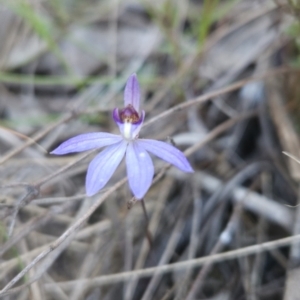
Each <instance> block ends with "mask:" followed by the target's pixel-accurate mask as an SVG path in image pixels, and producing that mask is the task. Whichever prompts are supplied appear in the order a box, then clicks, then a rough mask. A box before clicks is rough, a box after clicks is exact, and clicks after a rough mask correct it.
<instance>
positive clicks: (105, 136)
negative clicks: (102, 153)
mask: <svg viewBox="0 0 300 300" xmlns="http://www.w3.org/2000/svg"><path fill="white" fill-rule="evenodd" d="M121 140H122V137H121V136H119V135H116V134H111V133H106V132H93V133H85V134H80V135H77V136H75V137H73V138H71V139H69V140H67V141H65V142H63V143H62V144H61V145H60V146H58V147H57V148H56V149H54V150H53V151H52V152H50V153H51V154H56V155H62V154H67V153H72V152H82V151H87V150H91V149H97V148H101V147H104V146H109V145H112V144H115V143H118V142H120V141H121Z"/></svg>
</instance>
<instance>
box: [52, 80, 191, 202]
mask: <svg viewBox="0 0 300 300" xmlns="http://www.w3.org/2000/svg"><path fill="white" fill-rule="evenodd" d="M139 106H140V88H139V83H138V80H137V77H136V75H135V74H133V75H131V76H130V78H129V79H128V81H127V83H126V87H125V92H124V108H123V109H121V110H119V109H118V108H115V109H114V110H113V114H112V116H113V119H114V121H115V122H116V124H117V125H118V127H119V129H120V133H121V135H116V134H111V133H106V132H94V133H87V134H81V135H78V136H75V137H73V138H71V139H69V140H67V141H65V142H64V143H62V144H61V145H60V146H59V147H58V148H56V149H55V150H53V151H52V152H51V154H56V155H63V154H67V153H74V152H82V151H87V150H92V149H100V148H102V147H107V148H105V149H104V150H103V151H102V152H100V153H99V154H98V155H96V156H95V158H94V159H93V160H92V161H91V163H90V164H89V167H88V170H87V175H86V185H85V186H86V194H87V195H88V196H93V195H94V194H96V193H97V192H98V191H100V190H101V189H102V188H103V187H104V186H105V185H106V183H107V182H108V181H109V179H110V178H111V177H112V175H113V173H114V172H115V170H116V169H117V167H118V166H119V164H120V163H121V161H122V159H123V158H124V156H125V157H126V167H127V177H128V182H129V186H130V189H131V191H132V193H133V195H134V196H135V198H136V199H143V198H144V196H145V194H146V193H147V191H148V189H149V188H150V186H151V183H152V179H153V175H154V166H153V163H152V159H151V157H150V155H149V153H148V152H150V153H152V154H154V155H156V156H158V157H159V158H161V159H163V160H164V161H166V162H168V163H170V164H172V165H174V166H175V167H177V168H179V169H180V170H182V171H183V172H188V173H190V172H193V169H192V167H191V165H190V164H189V162H188V160H187V159H186V157H185V156H184V154H183V153H182V152H181V151H180V150H178V149H177V148H175V147H174V146H172V145H170V144H167V143H165V142H161V141H156V140H150V139H139V138H138V135H139V132H140V130H141V128H142V125H143V122H144V118H145V112H144V111H143V110H142V111H141V112H140V107H139Z"/></svg>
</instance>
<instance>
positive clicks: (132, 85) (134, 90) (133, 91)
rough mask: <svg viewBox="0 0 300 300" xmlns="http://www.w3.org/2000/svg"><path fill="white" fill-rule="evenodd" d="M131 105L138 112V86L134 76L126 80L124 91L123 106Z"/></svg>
mask: <svg viewBox="0 0 300 300" xmlns="http://www.w3.org/2000/svg"><path fill="white" fill-rule="evenodd" d="M129 104H130V105H132V106H133V107H134V109H135V110H136V111H137V112H138V111H139V108H140V86H139V82H138V80H137V77H136V74H132V75H131V76H130V77H129V79H128V80H127V83H126V86H125V91H124V106H125V107H126V106H127V105H129Z"/></svg>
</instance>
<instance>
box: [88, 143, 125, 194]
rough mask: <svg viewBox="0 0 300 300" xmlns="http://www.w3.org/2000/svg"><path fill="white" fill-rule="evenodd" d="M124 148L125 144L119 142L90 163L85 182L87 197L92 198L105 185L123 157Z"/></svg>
mask: <svg viewBox="0 0 300 300" xmlns="http://www.w3.org/2000/svg"><path fill="white" fill-rule="evenodd" d="M126 148H127V143H126V142H125V141H121V142H119V143H117V144H114V145H111V146H109V147H107V148H106V149H104V150H103V151H102V152H101V153H99V154H98V155H97V156H96V157H95V158H94V159H93V160H92V161H91V163H90V165H89V167H88V171H87V175H86V181H85V187H86V194H87V195H88V196H93V195H94V194H96V193H97V192H98V191H99V190H101V189H102V188H103V187H104V186H105V185H106V183H107V182H108V180H109V179H110V178H111V176H112V175H113V173H114V172H115V170H116V169H117V167H118V166H119V164H120V162H121V160H122V158H123V157H124V154H125V151H126Z"/></svg>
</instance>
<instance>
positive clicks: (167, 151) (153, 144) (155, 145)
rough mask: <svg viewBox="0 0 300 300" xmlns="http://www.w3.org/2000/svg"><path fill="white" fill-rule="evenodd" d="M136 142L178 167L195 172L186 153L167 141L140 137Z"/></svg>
mask: <svg viewBox="0 0 300 300" xmlns="http://www.w3.org/2000/svg"><path fill="white" fill-rule="evenodd" d="M136 143H138V144H139V145H140V146H142V147H143V148H144V149H146V150H147V151H149V152H150V153H152V154H154V155H156V156H158V157H159V158H161V159H163V160H165V161H166V162H168V163H170V164H172V165H174V166H175V167H177V168H178V169H180V170H182V171H184V172H188V173H192V172H194V170H193V169H192V167H191V165H190V163H189V162H188V160H187V159H186V157H185V156H184V154H183V153H182V152H181V151H180V150H178V149H177V148H175V147H174V146H172V145H170V144H167V143H165V142H160V141H156V140H148V139H140V140H137V141H136Z"/></svg>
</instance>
